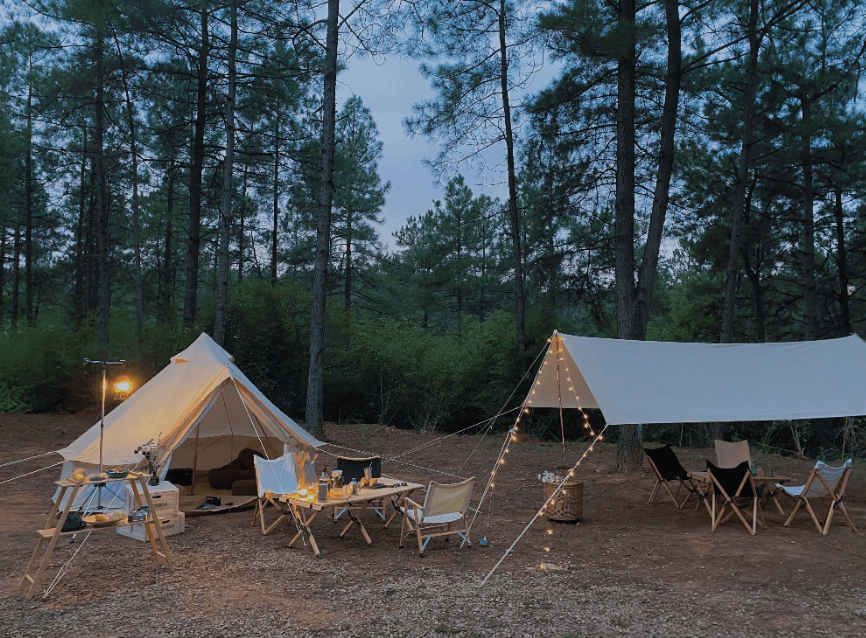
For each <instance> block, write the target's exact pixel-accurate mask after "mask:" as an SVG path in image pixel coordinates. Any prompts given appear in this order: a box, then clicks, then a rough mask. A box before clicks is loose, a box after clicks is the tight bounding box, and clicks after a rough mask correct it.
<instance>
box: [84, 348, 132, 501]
mask: <svg viewBox="0 0 866 638" xmlns="http://www.w3.org/2000/svg"><path fill="white" fill-rule="evenodd" d="M95 364H99V365H101V366H102V411H101V415H100V417H99V477H100V478H102V472H103V471H104V468H103V467H102V464H103V456H102V447H103V441H104V438H105V393H106V384H107V382H106V369H107V368H108V366H109V365H126V360H124V359H121V360H120V361H94V360H93V359H85V360H84V365H95ZM94 485H95V487H96V492H97V500H96V509H98V510H101V509H102V488H103V487H105V483H96V484H94Z"/></svg>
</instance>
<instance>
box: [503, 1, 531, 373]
mask: <svg viewBox="0 0 866 638" xmlns="http://www.w3.org/2000/svg"><path fill="white" fill-rule="evenodd" d="M506 4H507V3H506V1H505V0H499V56H500V57H499V62H500V82H501V85H502V88H501V90H502V118H503V120H505V150H506V161H507V165H508V212H509V217H510V222H511V243H512V246H513V250H514V319H515V323H516V327H517V361H518V364H519V366H520V371H521V372H522V371H523V368H524V366H525V365H526V362H525V358H526V295H525V293H524V290H523V256H522V254H521V247H520V216H519V214H518V211H517V174H516V172H515V169H514V134H513V132H512V129H511V103H510V100H509V88H508V45H507V43H506V39H505V35H506V30H507V25H506V24H505V13H506Z"/></svg>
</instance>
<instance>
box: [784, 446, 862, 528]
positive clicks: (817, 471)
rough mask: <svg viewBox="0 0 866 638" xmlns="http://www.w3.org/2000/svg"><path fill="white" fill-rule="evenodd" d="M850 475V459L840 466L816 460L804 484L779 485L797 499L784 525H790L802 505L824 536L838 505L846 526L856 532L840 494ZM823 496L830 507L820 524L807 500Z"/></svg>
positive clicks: (842, 493)
mask: <svg viewBox="0 0 866 638" xmlns="http://www.w3.org/2000/svg"><path fill="white" fill-rule="evenodd" d="M850 476H851V459H848V460H847V461H845V463H844V464H843V465H842V466H841V467H832V466H830V465H827V464H826V463H823V462H821V461H817V462H816V463H815V467H814V468H813V469H812V471H811V472H809V477H808V478H807V479H806V484H805V485H799V486H789V487H785V486H784V485H779V487H780V488H781V489H782V491H783V492H784V493H785V494H787V495H788V496H790V497H791V498H793V499H796V500H797V504H796V505H795V506H794V510H793V511H792V512H791V515H790V516H788V520H787V521H785V527H790V526H791V523H792V521H793V520H794V516H795V515H796V514H797V512H798V511H799V509H800V507H801V506H802V507H805V508H806V511H807V512H809V516H811V517H812V521H813V522H814V523H815V527H817V528H818V531H819V532H820V533H821V534H824V535H825V536H826V535H827V532H829V531H830V522H831V521H832V520H833V513H834V512H835V511H836V508H837V507H838V508H839V511H841V512H842V514H843V516H845V520H846V521H847V522H848V526H849V527H850V528H851V529H852V530H853V531H854V532H856V531H857V527H856V526H855V525H854V521H852V520H851V517H850V516H848V511H847V510H846V509H845V505H844V504H843V503H842V496H844V494H845V487H846V486H847V485H848V478H849V477H850ZM824 496H829V497H830V499H831V500H830V509H829V511H828V512H827V518H826V519H825V520H824V522H823V524H822V523H821V522H820V521H819V520H818V516H817V515H816V514H815V510H814V509H812V504H811V503H810V502H809V499H810V498H821V497H824Z"/></svg>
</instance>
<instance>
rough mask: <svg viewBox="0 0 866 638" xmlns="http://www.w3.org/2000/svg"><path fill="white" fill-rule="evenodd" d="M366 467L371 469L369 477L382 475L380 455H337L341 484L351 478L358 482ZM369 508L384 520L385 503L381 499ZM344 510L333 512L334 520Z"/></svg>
mask: <svg viewBox="0 0 866 638" xmlns="http://www.w3.org/2000/svg"><path fill="white" fill-rule="evenodd" d="M368 467H369V468H370V469H371V471H372V476H371V478H375V479H378V478H381V477H382V457H381V456H368V457H364V458H352V457H348V456H338V457H337V469H338V470H342V472H343V475H342V479H343V484H347V483H351V482H352V480H353V479H354V480H356V481H358V482H359V483H360V482H361V479H363V478H364V470H365V469H366V468H368ZM371 509H372V510H373V511H374V512H376V514H378V515H379V518H381V519H382V520H383V521H384V520H385V504H384V503H383V502H382V500H381V499H380V500H378V501H374V503H373V507H372V508H371ZM345 512H346V510H345V509H342V510H340V511H339V512H334V520H337V519H338V518H340V517H341V516H342V515H343V514H344V513H345Z"/></svg>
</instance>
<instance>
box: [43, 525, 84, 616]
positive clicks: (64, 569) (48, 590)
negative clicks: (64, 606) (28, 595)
mask: <svg viewBox="0 0 866 638" xmlns="http://www.w3.org/2000/svg"><path fill="white" fill-rule="evenodd" d="M90 534H92V532H87V536H85V537H84V540H83V541H81V544H80V545H79V546H78V548H77V549H76V550H75V552H74V553H73V554H72V556H70V557H69V560H68V561H66V562H65V563H63V565H62V566H61V568H60V571H58V572H57V576H55V577H54V580H52V581H51V584H50V585H49V586H48V587H47V588H46V589H45V593H43V594H42V600H45V599H46V598H48V594H50V593H51V590H52V589H54V587H56V586H57V584H58V583H59V582H60V579H61V578H63V576H65V575H66V572H67V570H68V569H69V565H70V563H72V561H73V560H74V559H75V557H76V556H78V552H80V551H81V548H82V547H84V543H86V542H87V539H88V538H90Z"/></svg>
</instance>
